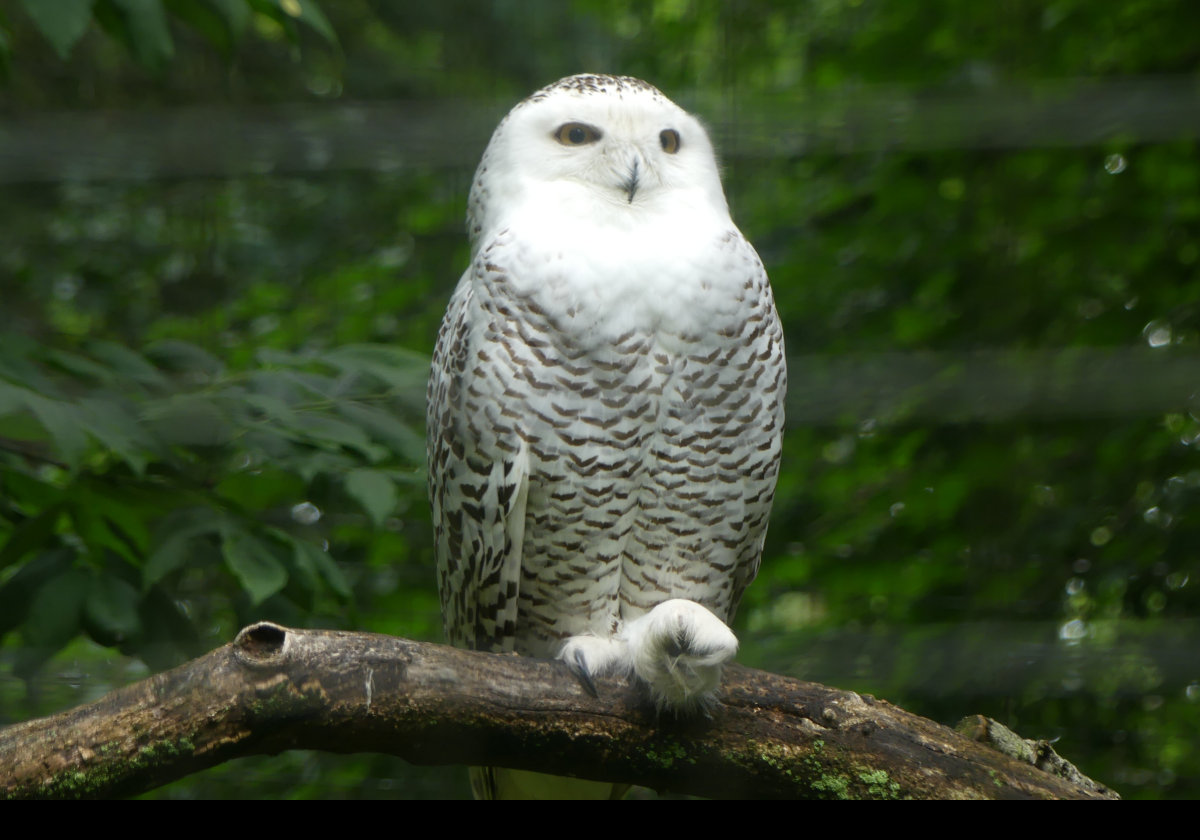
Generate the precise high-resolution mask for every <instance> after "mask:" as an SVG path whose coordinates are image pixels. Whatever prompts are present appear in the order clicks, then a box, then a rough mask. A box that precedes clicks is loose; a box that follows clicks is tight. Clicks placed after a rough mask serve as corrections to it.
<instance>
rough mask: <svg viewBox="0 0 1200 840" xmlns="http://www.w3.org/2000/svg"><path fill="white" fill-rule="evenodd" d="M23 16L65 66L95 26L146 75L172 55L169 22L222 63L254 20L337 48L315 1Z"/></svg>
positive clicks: (52, 2) (203, 0) (51, 1)
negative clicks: (307, 33)
mask: <svg viewBox="0 0 1200 840" xmlns="http://www.w3.org/2000/svg"><path fill="white" fill-rule="evenodd" d="M21 5H22V6H23V7H24V9H25V12H26V14H28V15H29V17H30V19H31V20H32V21H33V23H34V26H36V27H37V29H38V31H39V32H41V34H42V35H43V36H44V37H45V38H46V40H47V41H49V42H50V44H51V46H53V47H54V50H55V52H57V53H58V56H59V58H61V59H63V60H67V59H68V58H70V55H71V52H72V50H73V49H74V47H75V45H76V44H77V43H78V42H79V40H80V38H82V37H83V36H84V34H85V33H86V32H87V31H88V29H89V28H90V27H91V25H92V23H93V22H94V23H96V24H97V25H98V26H99V28H100V29H102V30H103V31H104V33H105V34H106V35H108V36H109V37H110V38H112V39H113V40H115V41H117V42H118V43H120V44H121V45H122V46H123V47H124V48H125V49H126V51H128V53H129V54H130V55H131V56H133V58H134V59H135V60H136V61H137V62H138V63H139V64H141V65H142V66H143V67H144V68H146V69H147V70H150V71H153V72H160V71H162V70H163V69H164V68H165V67H166V66H167V64H168V63H169V62H170V60H171V59H172V57H173V56H174V55H175V41H174V38H173V37H172V35H171V19H172V18H174V19H176V20H177V21H179V22H180V23H182V24H186V25H188V26H190V27H191V28H193V29H194V30H195V31H196V32H198V33H199V34H200V35H201V36H202V37H203V38H204V39H205V40H206V41H207V42H208V43H209V44H210V45H211V46H212V47H214V48H215V49H217V50H218V51H219V52H220V53H221V54H222V55H224V56H225V57H226V58H229V57H231V56H232V54H233V52H234V49H235V48H236V46H237V45H238V43H239V42H240V41H241V40H242V38H243V37H244V36H245V33H246V31H247V30H248V29H249V28H250V24H251V23H252V21H253V19H254V16H255V15H260V16H261V19H262V20H264V21H269V22H270V26H269V27H265V28H264V27H261V26H260V27H259V30H260V33H262V34H264V35H266V36H267V37H277V36H281V37H284V38H286V39H287V40H288V41H289V42H291V43H292V44H299V41H300V32H299V27H298V24H304V25H305V26H306V27H307V28H309V29H310V30H312V31H313V32H315V33H316V34H317V35H319V36H320V37H321V38H322V39H323V40H324V41H325V42H326V43H327V44H328V45H330V46H333V47H336V46H337V43H338V41H337V35H336V33H335V32H334V31H333V27H332V26H330V24H329V20H328V19H327V18H326V17H325V13H324V12H322V11H321V7H320V5H318V4H317V2H316V0H21Z"/></svg>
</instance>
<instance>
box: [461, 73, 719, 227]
mask: <svg viewBox="0 0 1200 840" xmlns="http://www.w3.org/2000/svg"><path fill="white" fill-rule="evenodd" d="M696 210H701V211H703V212H705V213H709V214H711V213H712V212H714V211H715V212H717V213H718V214H720V215H722V216H724V217H725V218H728V214H729V209H728V205H727V204H726V201H725V194H724V192H723V191H722V189H721V179H720V174H719V171H718V168H717V162H716V158H715V156H714V154H713V148H712V143H711V142H710V141H709V139H708V133H707V132H706V131H705V130H704V127H703V126H702V125H701V124H700V121H699V120H697V119H696V118H695V117H693V116H691V115H690V114H688V113H687V112H686V111H684V110H683V109H682V108H680V107H679V106H678V105H676V104H675V103H674V102H672V101H671V100H670V99H668V98H667V97H665V96H663V94H662V93H661V92H659V91H658V89H656V88H655V87H654V86H653V85H650V84H647V83H646V82H643V81H641V80H640V79H634V78H631V77H629V76H602V75H593V74H584V75H577V76H568V77H566V78H565V79H560V80H559V81H557V82H555V83H554V84H552V85H549V86H548V87H544V88H542V89H541V90H539V91H537V92H536V93H534V94H533V95H532V96H530V97H529V98H527V99H525V100H524V101H522V102H520V103H519V104H517V105H516V107H514V108H513V109H512V110H511V111H510V112H509V113H508V116H506V117H505V118H504V119H503V120H502V121H501V122H500V125H499V126H497V128H496V131H495V133H493V134H492V139H491V142H490V143H489V144H488V147H487V150H486V151H485V152H484V154H483V159H482V160H481V161H480V163H479V168H478V169H477V170H476V173H475V181H474V183H473V185H472V188H471V198H470V202H469V205H468V210H467V230H468V233H469V234H470V236H471V239H472V241H473V242H474V243H476V244H478V241H479V239H480V238H482V237H486V234H487V232H488V231H491V230H495V229H497V228H499V227H503V226H507V225H509V224H513V223H514V220H515V219H520V218H522V216H523V215H528V214H533V215H535V216H536V217H537V218H539V219H542V220H544V221H545V222H549V223H554V224H560V225H594V226H597V227H602V226H605V225H613V226H618V227H619V226H623V225H631V224H637V223H638V220H639V219H640V218H643V217H646V216H648V215H651V214H652V215H653V216H654V217H655V218H662V214H663V213H672V212H675V213H679V214H683V215H689V214H690V213H692V212H695V211H696Z"/></svg>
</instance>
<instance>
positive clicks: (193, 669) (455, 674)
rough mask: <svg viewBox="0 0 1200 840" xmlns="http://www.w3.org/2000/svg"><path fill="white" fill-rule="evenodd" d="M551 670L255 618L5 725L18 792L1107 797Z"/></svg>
mask: <svg viewBox="0 0 1200 840" xmlns="http://www.w3.org/2000/svg"><path fill="white" fill-rule="evenodd" d="M596 688H597V693H598V696H597V697H593V696H590V695H589V694H588V693H587V692H586V691H585V690H584V689H583V687H582V686H581V685H580V684H579V683H578V681H576V680H575V678H574V677H573V676H571V675H570V673H569V672H568V671H567V670H566V668H565V667H564V666H563V665H561V664H560V663H557V662H548V661H542V660H535V659H523V658H519V657H513V656H501V655H496V654H485V653H474V652H470V651H463V650H455V649H453V648H450V647H446V646H443V645H434V644H425V643H419V642H411V641H407V640H405V639H398V638H393V637H389V636H378V635H373V634H367V633H336V632H327V631H316V630H291V629H287V628H283V627H279V626H277V625H274V624H269V623H261V624H256V625H253V626H251V627H247V628H246V629H244V630H242V632H241V633H239V634H238V637H237V639H236V640H235V641H234V642H233V643H232V644H230V645H226V646H224V647H222V648H219V649H217V650H215V651H213V652H211V653H209V654H207V655H206V656H203V657H201V658H199V659H196V660H193V661H192V662H189V663H187V664H186V665H183V666H181V667H179V668H176V669H174V670H171V671H167V672H165V673H162V674H158V675H156V676H154V677H151V678H150V679H147V680H144V681H142V682H140V683H137V684H135V685H131V686H128V687H126V688H123V689H120V690H118V691H115V692H113V693H112V694H109V695H108V696H106V697H104V698H102V699H101V700H99V701H97V702H95V703H92V704H90V705H87V706H81V707H79V708H76V709H72V710H70V711H66V712H63V713H61V714H58V715H54V716H51V717H47V718H41V719H39V720H32V721H28V722H26V723H21V724H17V725H15V726H11V727H8V728H6V729H3V730H0V789H3V791H4V792H5V794H6V795H7V796H8V797H11V798H74V797H109V796H122V795H130V794H135V793H138V792H141V791H145V790H149V789H152V788H154V787H157V786H159V785H162V784H165V783H167V782H170V781H173V780H175V779H178V778H181V777H183V776H186V775H188V774H190V773H194V772H196V771H198V770H201V769H204V768H207V767H211V766H214V765H216V764H220V763H222V762H224V761H228V760H229V759H231V758H236V757H241V756H246V755H254V754H263V753H277V752H280V751H282V750H287V749H318V750H328V751H332V752H340V753H350V752H383V753H389V754H392V755H397V756H400V757H402V758H404V759H406V760H408V761H410V762H412V763H414V764H491V765H498V766H507V767H516V768H522V769H529V770H539V771H543V772H549V773H555V774H558V775H578V776H584V777H588V778H594V779H599V780H605V781H622V782H631V783H635V784H641V785H646V786H649V787H652V788H655V789H658V790H670V791H676V792H682V793H694V794H700V795H703V796H710V797H722V798H739V797H746V798H749V797H771V798H882V799H900V798H915V799H925V798H962V799H1014V798H1016V799H1020V798H1116V795H1115V794H1114V793H1112V792H1111V791H1108V790H1106V789H1105V788H1103V787H1102V786H1098V785H1097V786H1095V787H1094V788H1089V787H1088V786H1087V785H1086V784H1074V783H1071V782H1068V781H1065V780H1063V779H1061V778H1058V777H1056V776H1054V775H1051V774H1049V773H1046V772H1044V771H1042V770H1039V769H1037V768H1036V767H1033V766H1030V765H1029V764H1025V763H1022V762H1020V761H1018V760H1016V759H1014V758H1012V757H1010V756H1008V755H1004V754H1002V753H1001V752H998V751H996V750H993V749H991V748H989V747H987V746H984V745H983V744H980V743H977V742H975V741H972V740H969V739H967V738H964V737H963V736H961V735H959V734H958V733H956V732H954V731H953V730H951V729H949V728H947V727H944V726H941V725H939V724H936V723H934V722H932V721H928V720H925V719H923V718H919V717H916V716H915V715H911V714H909V713H907V712H905V711H903V710H902V709H898V708H896V707H894V706H892V705H890V704H889V703H886V702H883V701H880V700H875V699H874V698H872V697H869V696H861V695H858V694H854V693H852V692H846V691H838V690H836V689H830V688H826V687H824V686H820V685H816V684H814V683H805V682H800V681H797V680H791V679H787V678H784V677H779V676H775V675H773V674H768V673H765V672H762V671H755V670H751V669H748V668H742V667H732V668H729V669H728V671H727V673H726V679H725V684H724V690H723V692H722V696H721V702H720V704H719V705H718V706H717V707H716V708H715V709H714V710H713V713H712V716H711V717H710V718H707V719H699V720H687V721H679V720H675V719H674V718H671V717H662V718H659V717H657V716H656V714H655V712H654V710H653V708H652V707H651V706H650V704H648V702H647V700H646V698H645V696H644V695H643V693H642V691H641V690H640V688H639V687H637V686H636V685H630V684H629V683H628V682H627V681H625V680H624V679H620V678H609V679H600V680H598V681H597V682H596Z"/></svg>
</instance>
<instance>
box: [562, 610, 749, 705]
mask: <svg viewBox="0 0 1200 840" xmlns="http://www.w3.org/2000/svg"><path fill="white" fill-rule="evenodd" d="M737 649H738V640H737V636H735V635H733V631H732V630H730V629H729V627H728V626H726V624H725V622H724V621H722V620H721V619H719V618H717V616H716V615H714V614H713V613H712V612H711V611H710V610H708V609H706V608H705V607H702V606H701V605H700V604H697V603H696V602H695V601H686V600H684V599H682V598H675V599H673V600H670V601H664V602H663V603H661V604H659V605H658V606H657V607H655V608H654V609H652V610H651V611H650V612H648V613H646V614H645V615H643V616H641V617H640V618H637V619H634V620H633V621H631V622H629V623H628V624H626V625H625V627H624V629H622V631H621V632H620V633H618V634H617V635H616V636H615V637H613V638H607V639H605V638H600V637H599V636H572V637H571V638H569V639H567V641H566V642H565V643H564V644H563V646H562V649H561V650H560V651H559V653H558V658H559V659H561V660H562V661H563V662H565V663H566V665H567V667H568V668H570V669H571V671H572V673H574V674H575V676H576V677H577V678H578V679H579V681H580V682H581V683H582V684H583V687H584V689H585V690H586V691H587V692H588V693H589V694H591V695H592V696H593V697H595V696H596V686H595V684H594V683H593V682H592V678H593V677H599V676H602V675H605V674H614V675H623V674H629V673H631V672H632V673H633V674H634V675H636V676H637V677H638V678H639V679H640V680H642V681H643V682H644V683H646V684H647V685H648V686H649V688H650V695H651V696H652V697H653V698H654V703H655V705H656V706H657V707H658V709H659V711H663V710H669V711H672V712H675V713H676V714H677V715H694V714H697V713H701V714H706V713H707V712H708V710H709V709H710V707H711V706H712V705H713V703H715V702H716V696H717V689H718V688H720V685H721V667H722V666H723V665H724V664H725V663H726V662H728V661H729V660H731V659H733V657H734V655H735V654H737Z"/></svg>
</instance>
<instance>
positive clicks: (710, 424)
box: [427, 75, 786, 793]
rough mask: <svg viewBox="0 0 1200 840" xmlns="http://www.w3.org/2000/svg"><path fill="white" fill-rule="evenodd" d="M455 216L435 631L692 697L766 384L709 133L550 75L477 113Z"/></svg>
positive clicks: (768, 347) (434, 414) (772, 460)
mask: <svg viewBox="0 0 1200 840" xmlns="http://www.w3.org/2000/svg"><path fill="white" fill-rule="evenodd" d="M467 225H468V233H469V235H470V238H471V244H472V257H471V264H470V266H469V267H468V268H467V270H466V273H465V274H463V276H462V279H461V280H460V281H459V283H458V286H457V288H456V289H455V291H454V295H453V297H452V299H451V301H450V307H449V310H448V311H447V313H446V317H445V320H444V321H443V322H442V326H441V330H440V332H439V334H438V340H437V349H436V350H435V352H434V357H433V371H432V375H431V378H430V382H429V402H428V417H427V419H428V449H429V488H430V497H431V502H432V506H433V521H434V527H435V536H436V551H437V561H438V581H439V593H440V597H441V604H442V614H443V617H444V620H445V627H446V634H447V636H448V637H449V639H450V641H451V643H453V644H455V645H458V646H460V647H467V648H472V649H475V650H488V651H515V652H516V653H519V654H522V655H526V656H537V657H546V658H549V657H558V658H560V659H562V660H564V661H565V662H566V663H567V665H568V666H570V667H571V668H572V670H574V671H575V673H576V674H577V675H579V676H580V678H581V679H582V680H583V681H584V683H585V685H590V684H591V683H590V678H591V676H595V675H599V674H605V673H610V674H611V673H626V674H632V675H634V676H635V677H636V678H637V679H638V680H639V681H640V682H642V683H644V684H645V685H646V686H647V688H648V690H649V694H650V696H651V697H652V698H653V701H654V702H655V703H656V704H657V705H658V707H659V708H660V709H664V710H670V711H673V712H676V713H680V714H683V713H689V712H695V711H699V710H703V709H704V708H705V707H706V706H708V705H710V704H711V703H712V702H713V699H714V697H715V695H716V692H717V690H718V688H719V683H720V676H721V667H722V665H723V664H724V663H725V662H727V661H729V660H730V659H731V658H732V657H733V656H734V654H735V653H736V652H737V646H738V642H737V638H736V637H735V636H734V634H733V633H732V631H730V629H729V627H728V624H727V622H729V621H730V620H731V619H732V617H733V613H734V611H735V610H736V609H737V605H738V601H739V599H740V598H741V596H742V593H743V591H744V590H745V588H746V586H747V584H749V583H750V581H751V580H753V578H754V575H755V572H756V570H757V568H758V563H759V558H760V555H761V554H762V549H763V540H764V538H765V535H766V531H767V519H768V515H769V513H770V509H771V497H772V494H773V493H774V489H775V479H776V475H777V473H778V469H779V456H780V444H781V436H782V433H783V400H784V390H785V387H786V371H785V368H784V355H783V331H782V329H781V327H780V324H779V318H778V316H777V314H776V312H775V305H774V302H773V300H772V297H771V289H770V286H769V285H768V282H767V275H766V272H765V271H764V270H763V266H762V262H761V261H760V260H759V258H758V255H757V254H756V253H755V251H754V248H753V247H751V246H750V244H749V243H748V242H747V241H746V240H745V238H743V236H742V234H741V233H740V232H739V231H738V229H737V227H736V226H735V225H734V224H733V222H732V221H731V219H730V217H729V208H728V205H727V204H726V201H725V194H724V192H723V191H722V188H721V181H720V176H719V173H718V169H717V162H716V159H715V157H714V155H713V149H712V145H711V143H710V142H709V139H708V135H707V134H706V133H705V130H704V128H703V127H702V126H701V124H700V123H699V122H698V121H697V120H696V119H695V118H694V117H692V116H691V115H689V114H688V113H687V112H685V111H684V110H682V109H681V108H679V107H678V106H677V105H675V104H674V103H673V102H671V101H670V100H669V99H667V98H666V97H665V96H664V95H663V94H662V93H660V92H659V91H658V90H657V89H655V88H654V87H653V86H651V85H649V84H647V83H646V82H643V81H640V80H638V79H633V78H629V77H624V76H602V75H579V76H570V77H568V78H565V79H562V80H560V81H558V82H555V83H554V84H552V85H550V86H549V87H546V88H543V89H542V90H540V91H538V92H537V93H534V94H533V95H532V96H530V97H529V98H528V99H526V100H524V101H523V102H521V103H519V104H518V105H517V106H516V107H514V108H513V109H512V111H511V112H509V114H508V116H506V117H505V118H504V120H503V121H501V123H500V125H499V126H498V127H497V128H496V131H495V133H494V134H493V135H492V139H491V142H490V143H489V144H488V146H487V150H486V151H485V152H484V154H483V159H482V160H481V161H480V163H479V168H478V170H477V172H476V175H475V180H474V182H473V185H472V188H471V196H470V202H469V207H468V212H467ZM476 783H477V790H478V786H479V784H480V782H479V779H476ZM482 784H483V786H484V787H486V786H487V785H488V784H492V782H489V781H487V780H485V781H484V782H483V783H482ZM484 792H491V793H494V792H496V791H495V790H490V791H487V790H485V791H484Z"/></svg>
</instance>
